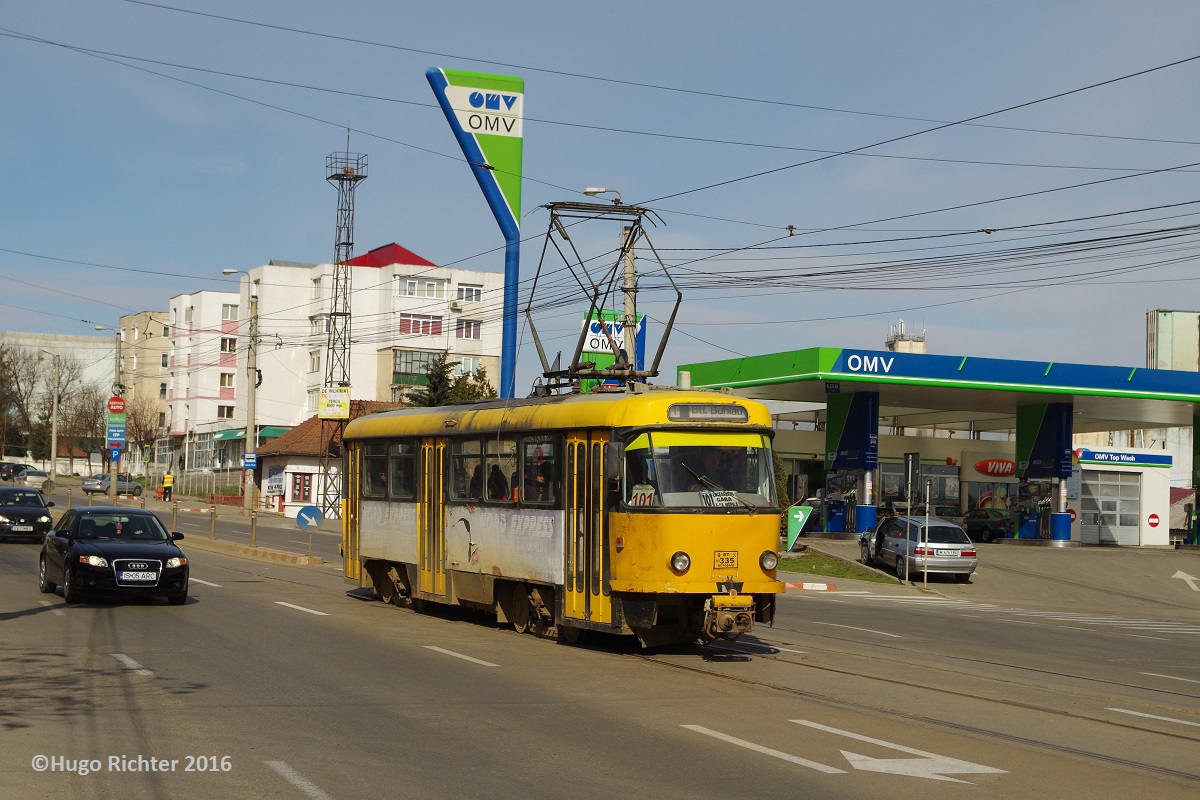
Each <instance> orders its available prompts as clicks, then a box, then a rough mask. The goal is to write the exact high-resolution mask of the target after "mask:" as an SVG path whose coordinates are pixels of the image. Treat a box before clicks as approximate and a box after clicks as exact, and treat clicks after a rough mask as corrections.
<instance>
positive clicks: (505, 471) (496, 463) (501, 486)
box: [484, 438, 517, 503]
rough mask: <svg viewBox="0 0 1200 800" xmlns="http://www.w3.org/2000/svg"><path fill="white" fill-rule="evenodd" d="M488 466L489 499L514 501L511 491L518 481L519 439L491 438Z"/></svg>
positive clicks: (488, 442)
mask: <svg viewBox="0 0 1200 800" xmlns="http://www.w3.org/2000/svg"><path fill="white" fill-rule="evenodd" d="M486 467H487V477H486V478H485V479H484V485H485V487H486V489H487V494H486V497H487V499H488V500H490V501H492V502H496V503H504V502H512V495H511V494H510V493H509V492H510V490H511V488H512V486H513V485H514V484H515V483H516V482H517V440H516V439H491V438H489V439H488V440H487V462H486Z"/></svg>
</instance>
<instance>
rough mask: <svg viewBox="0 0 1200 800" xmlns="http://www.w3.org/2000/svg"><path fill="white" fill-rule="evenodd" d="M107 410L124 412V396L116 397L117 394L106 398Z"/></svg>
mask: <svg viewBox="0 0 1200 800" xmlns="http://www.w3.org/2000/svg"><path fill="white" fill-rule="evenodd" d="M108 410H109V411H111V412H112V413H114V414H124V413H125V398H124V397H118V396H117V395H113V396H112V397H110V398H108Z"/></svg>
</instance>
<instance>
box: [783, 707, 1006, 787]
mask: <svg viewBox="0 0 1200 800" xmlns="http://www.w3.org/2000/svg"><path fill="white" fill-rule="evenodd" d="M791 721H792V722H794V723H796V724H797V725H804V726H805V727H808V728H815V729H816V730H819V731H825V732H826V733H834V734H837V735H838V736H845V737H848V738H850V739H856V740H858V741H860V742H868V743H869V744H875V745H879V746H880V747H886V748H888V749H890V750H899V751H900V752H901V753H909V754H911V755H914V756H920V758H872V757H870V756H863V755H859V754H857V753H851V752H848V751H846V750H843V751H842V755H843V756H845V757H846V761H848V762H849V763H850V765H851V766H853V767H854V768H855V769H858V770H864V771H867V772H890V773H892V774H894V775H909V776H912V777H920V778H931V779H933V780H937V781H949V782H951V783H968V781H960V780H959V779H958V778H947V777H946V775H948V774H951V775H961V774H966V773H991V774H997V773H1000V774H1003V773H1004V772H1005V771H1006V770H1002V769H997V768H996V767H986V766H984V765H983V764H973V763H971V762H970V761H960V760H959V759H957V758H950V757H949V756H942V755H938V754H937V753H928V752H926V751H924V750H917V749H916V748H914V747H905V746H904V745H900V744H894V743H892V742H885V741H884V740H883V739H875V738H872V737H870V736H863V735H862V734H861V733H852V732H850V731H844V730H841V729H840V728H831V727H829V726H828V725H822V724H820V723H819V722H809V721H808V720H806V719H794V720H791Z"/></svg>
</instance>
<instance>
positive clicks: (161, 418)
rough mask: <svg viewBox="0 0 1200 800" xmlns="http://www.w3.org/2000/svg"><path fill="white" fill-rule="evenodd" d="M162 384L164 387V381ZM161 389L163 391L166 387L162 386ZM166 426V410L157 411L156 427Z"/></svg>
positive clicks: (162, 427) (160, 428) (161, 428)
mask: <svg viewBox="0 0 1200 800" xmlns="http://www.w3.org/2000/svg"><path fill="white" fill-rule="evenodd" d="M163 386H164V387H165V386H166V384H165V383H164V384H163ZM163 391H164V393H165V392H166V389H165V388H164V390H163ZM166 427H167V412H165V411H160V412H158V429H159V430H163V429H164V428H166Z"/></svg>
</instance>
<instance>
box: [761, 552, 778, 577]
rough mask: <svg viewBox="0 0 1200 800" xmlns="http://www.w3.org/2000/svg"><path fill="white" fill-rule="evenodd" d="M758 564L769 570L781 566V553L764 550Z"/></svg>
mask: <svg viewBox="0 0 1200 800" xmlns="http://www.w3.org/2000/svg"><path fill="white" fill-rule="evenodd" d="M758 564H759V566H761V567H762V568H763V569H765V570H766V571H767V572H770V571H771V570H773V569H775V568H776V567H778V566H779V554H778V553H776V552H775V551H774V550H764V551H763V554H762V555H761V556H759V557H758Z"/></svg>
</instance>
